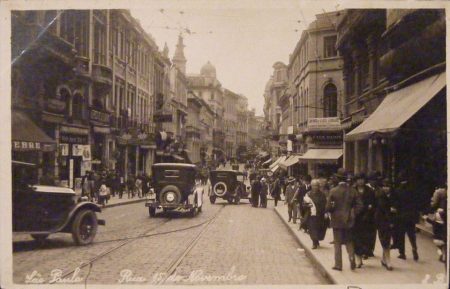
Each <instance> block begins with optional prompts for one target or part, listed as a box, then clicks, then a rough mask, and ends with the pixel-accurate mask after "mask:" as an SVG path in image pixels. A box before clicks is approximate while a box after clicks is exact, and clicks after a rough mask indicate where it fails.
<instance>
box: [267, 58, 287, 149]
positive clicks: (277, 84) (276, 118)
mask: <svg viewBox="0 0 450 289" xmlns="http://www.w3.org/2000/svg"><path fill="white" fill-rule="evenodd" d="M273 69H274V71H273V74H272V76H271V77H270V79H269V81H268V82H267V84H266V87H265V90H264V116H265V119H266V123H267V125H266V130H268V131H269V132H270V134H272V138H268V139H267V142H268V143H269V147H270V152H271V154H272V155H277V154H279V153H281V151H282V149H281V148H282V147H281V146H280V144H281V145H284V150H286V149H287V146H286V145H287V135H286V132H287V128H285V127H286V126H287V123H288V122H289V121H288V120H287V118H289V114H286V113H285V118H284V122H283V123H284V127H283V129H282V128H281V120H282V117H281V116H282V115H281V112H282V109H281V106H280V100H281V97H282V96H283V94H284V92H285V90H286V88H287V85H288V78H287V66H286V64H284V63H282V62H280V61H278V62H275V63H274V65H273ZM285 104H286V103H285ZM283 108H284V109H285V111H286V109H289V106H284V107H283ZM282 131H285V132H284V136H283V135H282ZM280 135H281V140H280ZM280 141H281V142H280Z"/></svg>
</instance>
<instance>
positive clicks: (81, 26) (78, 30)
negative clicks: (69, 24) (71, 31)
mask: <svg viewBox="0 0 450 289" xmlns="http://www.w3.org/2000/svg"><path fill="white" fill-rule="evenodd" d="M74 21H75V49H76V50H77V53H78V55H80V56H83V57H88V48H89V25H88V24H89V17H88V12H86V11H77V12H76V17H75V19H74Z"/></svg>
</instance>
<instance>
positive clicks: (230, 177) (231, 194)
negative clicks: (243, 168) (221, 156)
mask: <svg viewBox="0 0 450 289" xmlns="http://www.w3.org/2000/svg"><path fill="white" fill-rule="evenodd" d="M209 177H210V180H211V189H210V190H209V192H210V195H209V200H210V201H211V204H214V203H215V202H216V199H217V198H222V199H224V200H227V201H228V203H230V204H231V203H235V204H239V202H240V200H241V199H243V198H248V194H249V190H250V189H249V188H247V187H246V186H245V184H244V174H243V173H242V172H239V171H235V170H215V171H211V172H210V173H209Z"/></svg>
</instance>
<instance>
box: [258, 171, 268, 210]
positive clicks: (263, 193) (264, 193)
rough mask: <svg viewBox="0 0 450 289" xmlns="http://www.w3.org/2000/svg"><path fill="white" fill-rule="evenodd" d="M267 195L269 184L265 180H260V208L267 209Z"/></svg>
mask: <svg viewBox="0 0 450 289" xmlns="http://www.w3.org/2000/svg"><path fill="white" fill-rule="evenodd" d="M268 194H269V184H268V183H267V180H266V178H261V191H260V193H259V196H260V199H261V204H260V207H261V208H267V195H268Z"/></svg>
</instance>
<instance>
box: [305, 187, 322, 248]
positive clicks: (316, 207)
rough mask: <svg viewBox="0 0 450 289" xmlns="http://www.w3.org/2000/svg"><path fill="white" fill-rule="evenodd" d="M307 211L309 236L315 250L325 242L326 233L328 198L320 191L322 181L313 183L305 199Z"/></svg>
mask: <svg viewBox="0 0 450 289" xmlns="http://www.w3.org/2000/svg"><path fill="white" fill-rule="evenodd" d="M303 202H304V206H305V208H306V210H305V216H304V217H305V220H306V225H307V228H308V231H309V236H310V237H311V240H312V242H313V246H312V248H313V249H317V247H319V241H321V240H323V238H324V237H325V232H326V229H327V227H326V224H325V206H326V203H327V198H326V196H325V194H324V193H323V192H322V191H321V190H320V181H319V180H318V179H314V180H312V181H311V190H310V191H308V192H307V193H306V195H305V197H304V198H303Z"/></svg>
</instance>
